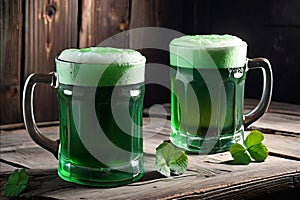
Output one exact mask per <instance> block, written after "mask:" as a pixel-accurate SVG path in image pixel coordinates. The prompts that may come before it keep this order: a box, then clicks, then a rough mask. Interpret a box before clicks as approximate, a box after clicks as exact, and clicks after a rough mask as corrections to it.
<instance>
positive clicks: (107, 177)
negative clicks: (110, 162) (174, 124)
mask: <svg viewBox="0 0 300 200" xmlns="http://www.w3.org/2000/svg"><path fill="white" fill-rule="evenodd" d="M58 175H59V177H60V178H62V179H63V180H65V181H68V182H72V183H77V184H81V185H89V186H99V187H114V186H121V185H126V184H129V183H132V182H134V181H137V180H138V179H140V178H141V177H142V176H143V175H144V166H143V158H140V159H139V160H133V161H131V163H130V164H129V165H125V166H120V167H117V168H113V169H112V168H90V167H86V166H78V165H75V164H72V163H71V162H70V161H69V160H64V159H62V158H60V159H59V163H58Z"/></svg>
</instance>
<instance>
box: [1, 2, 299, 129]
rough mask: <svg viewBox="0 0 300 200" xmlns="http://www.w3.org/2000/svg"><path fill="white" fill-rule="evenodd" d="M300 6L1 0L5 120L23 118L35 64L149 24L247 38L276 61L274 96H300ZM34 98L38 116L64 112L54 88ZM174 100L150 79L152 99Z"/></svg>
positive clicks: (152, 54)
mask: <svg viewBox="0 0 300 200" xmlns="http://www.w3.org/2000/svg"><path fill="white" fill-rule="evenodd" d="M299 10H300V1H298V0H289V1H280V0H266V1H258V0H253V1H247V2H244V1H243V2H242V1H238V0H227V1H222V0H214V1H210V0H78V1H73V0H38V1H37V0H9V1H8V0H1V3H0V30H1V32H0V70H1V71H0V72H1V79H0V95H1V102H0V106H1V107H0V117H1V118H0V119H1V120H0V124H8V123H19V122H22V112H21V99H22V90H23V85H24V81H25V79H26V78H27V76H28V75H29V74H31V73H33V72H39V73H48V72H51V71H53V70H54V69H55V64H54V58H55V56H56V55H58V54H59V53H60V52H61V51H62V50H63V49H65V48H70V47H77V48H78V47H87V46H94V45H97V44H99V43H100V42H101V41H103V40H105V39H106V38H108V37H110V36H112V35H114V34H116V33H119V32H122V31H125V30H129V29H132V28H137V27H147V26H154V27H164V28H170V29H173V30H177V31H180V32H182V33H184V34H209V33H230V34H234V35H237V36H239V37H241V38H243V39H244V40H245V41H247V42H248V45H249V48H248V56H249V57H257V56H263V57H267V58H269V60H270V61H271V63H272V66H273V72H274V92H273V100H275V101H282V102H289V103H295V104H300V89H299V86H300V81H299V78H298V76H299V75H300V66H299V64H298V62H297V61H296V59H297V58H298V57H299V49H298V47H299V46H300V40H299V38H300V12H299ZM142 53H144V54H145V55H146V56H147V58H148V62H158V63H162V64H168V53H167V52H162V51H159V50H153V49H152V50H151V49H145V50H142ZM147 70H148V72H149V70H152V69H147ZM146 73H147V71H146ZM146 78H147V74H146ZM165 78H166V80H167V79H168V76H167V74H165ZM260 81H261V74H260V73H259V72H250V73H249V78H248V80H247V88H246V97H251V98H259V96H260V93H261V87H260V86H259V85H261V84H260V83H259V82H260ZM34 101H35V116H36V121H52V120H57V118H58V117H57V100H56V93H55V90H54V89H52V88H50V87H49V86H46V85H39V86H37V88H36V92H35V100H34ZM168 101H169V90H168V89H166V88H163V87H161V86H158V85H153V84H152V85H151V84H149V85H147V86H146V96H145V107H148V106H150V105H152V104H154V103H161V102H168Z"/></svg>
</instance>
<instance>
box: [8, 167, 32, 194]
mask: <svg viewBox="0 0 300 200" xmlns="http://www.w3.org/2000/svg"><path fill="white" fill-rule="evenodd" d="M28 179H29V177H28V175H27V173H26V171H25V169H16V170H15V171H14V172H13V173H12V174H11V175H10V176H9V177H8V180H7V182H6V184H5V185H4V196H6V197H17V196H19V194H20V193H21V192H23V190H25V188H26V186H27V183H28Z"/></svg>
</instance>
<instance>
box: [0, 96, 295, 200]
mask: <svg viewBox="0 0 300 200" xmlns="http://www.w3.org/2000/svg"><path fill="white" fill-rule="evenodd" d="M251 105H253V101H247V106H246V109H249V108H250V107H251ZM152 120H153V121H152V122H154V123H150V124H151V125H149V122H150V118H148V117H144V156H145V169H146V173H145V175H144V177H143V178H142V179H141V180H139V181H137V182H135V183H132V184H129V185H126V186H121V187H114V188H95V187H87V186H80V185H76V184H72V183H68V182H65V181H63V180H61V179H60V178H59V177H58V176H57V172H56V168H57V160H56V159H55V158H54V157H53V156H52V155H51V154H50V153H48V152H47V151H46V150H44V149H42V148H40V147H39V146H37V145H36V144H35V143H34V142H32V140H31V139H30V137H29V135H28V134H27V132H26V130H25V129H24V127H23V126H22V125H6V126H2V127H1V135H0V136H1V140H0V144H1V146H0V150H1V158H0V165H1V168H0V172H1V175H0V181H1V196H0V199H1V198H2V197H3V196H2V195H3V193H2V190H3V185H4V183H5V181H6V179H7V177H8V175H9V174H10V173H11V172H12V171H13V170H14V169H16V168H26V169H27V172H28V174H29V175H30V178H29V180H30V181H29V184H28V186H27V188H26V190H25V191H24V192H23V193H22V194H21V197H36V198H42V199H43V198H45V199H49V198H54V199H174V198H176V199H186V198H191V199H194V198H195V199H202V198H206V199H243V198H258V197H259V198H267V197H281V196H282V197H286V195H291V194H297V195H298V197H299V194H300V145H299V144H300V106H299V105H291V104H283V103H276V102H273V103H272V104H271V107H270V109H269V111H268V113H267V114H266V115H264V117H263V118H261V119H260V120H259V121H257V122H256V123H254V124H253V125H252V126H251V127H250V129H259V130H261V131H263V133H264V136H265V140H264V143H265V144H266V146H267V147H268V149H269V152H270V153H269V156H268V158H267V159H266V161H265V162H261V163H258V162H257V163H256V162H252V163H250V164H249V165H230V164H226V161H229V160H231V159H232V158H231V156H230V153H229V152H224V153H218V154H211V155H188V157H189V165H188V168H187V171H186V172H185V173H184V174H183V175H181V176H173V177H169V178H166V177H163V176H162V175H160V174H159V173H158V172H156V170H155V168H154V161H155V148H156V147H157V146H158V145H159V144H160V143H161V142H162V141H163V140H167V139H168V136H169V133H170V121H169V120H168V119H163V118H161V116H160V115H159V114H158V115H157V116H156V117H155V118H152ZM162 122H165V123H164V125H163V126H161V125H159V124H160V123H162ZM40 126H42V127H41V130H42V131H43V132H46V133H47V135H48V136H49V137H51V138H57V135H58V126H57V124H56V123H55V122H54V123H44V124H40Z"/></svg>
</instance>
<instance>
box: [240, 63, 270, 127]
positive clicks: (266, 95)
mask: <svg viewBox="0 0 300 200" xmlns="http://www.w3.org/2000/svg"><path fill="white" fill-rule="evenodd" d="M247 65H248V68H249V69H261V70H262V72H263V92H262V97H261V99H260V101H259V103H258V105H257V106H256V107H255V108H254V109H253V110H251V111H250V112H248V113H247V114H245V115H244V116H243V118H244V122H243V124H244V127H245V128H247V127H248V126H249V125H250V124H252V123H253V122H255V121H256V120H258V119H259V118H260V117H262V116H263V115H264V114H265V113H266V111H267V109H268V108H269V105H270V102H271V97H272V90H273V74H272V69H271V64H270V62H269V60H268V59H266V58H253V59H248V61H247Z"/></svg>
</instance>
